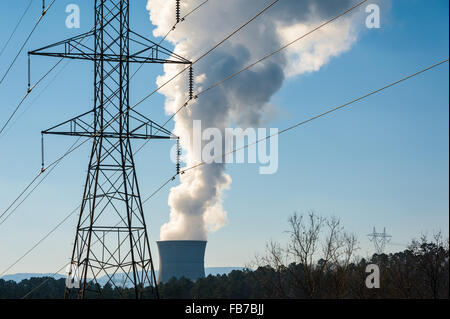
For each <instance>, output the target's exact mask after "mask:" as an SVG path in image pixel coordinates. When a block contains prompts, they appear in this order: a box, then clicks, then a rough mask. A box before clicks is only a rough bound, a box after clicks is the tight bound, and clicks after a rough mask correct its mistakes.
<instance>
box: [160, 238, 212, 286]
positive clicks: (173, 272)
mask: <svg viewBox="0 0 450 319" xmlns="http://www.w3.org/2000/svg"><path fill="white" fill-rule="evenodd" d="M157 244H158V251H159V276H158V283H165V282H168V281H169V280H170V279H172V278H173V277H175V278H181V277H185V278H188V279H191V280H193V281H195V280H197V279H198V278H204V277H205V250H206V241H198V240H163V241H158V242H157Z"/></svg>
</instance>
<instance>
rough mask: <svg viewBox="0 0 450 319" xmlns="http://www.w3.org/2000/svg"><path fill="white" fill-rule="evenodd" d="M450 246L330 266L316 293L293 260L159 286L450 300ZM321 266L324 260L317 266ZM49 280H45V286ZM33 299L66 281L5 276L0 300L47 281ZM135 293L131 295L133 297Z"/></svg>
mask: <svg viewBox="0 0 450 319" xmlns="http://www.w3.org/2000/svg"><path fill="white" fill-rule="evenodd" d="M448 253H449V252H448V248H444V247H443V246H439V245H436V244H435V243H428V242H424V241H422V242H413V244H412V245H411V246H410V248H409V249H407V250H405V251H402V252H398V253H395V254H389V255H385V254H383V255H374V256H372V258H371V259H370V260H365V259H361V260H359V261H358V262H357V263H351V264H350V265H349V266H348V267H346V269H345V271H342V269H340V268H339V267H333V265H327V266H326V270H325V271H324V272H321V277H320V278H319V279H318V281H317V283H318V287H319V288H318V289H317V291H316V292H315V294H314V296H311V295H308V293H307V292H305V291H304V290H303V289H302V285H301V284H300V283H301V280H302V276H304V274H303V267H302V265H298V264H291V265H290V266H288V267H284V268H281V269H278V270H277V271H275V270H274V269H273V268H271V267H269V266H267V267H259V268H258V269H257V270H255V271H250V270H244V271H233V272H231V273H230V274H228V275H219V276H209V277H207V278H203V279H199V280H197V281H196V282H195V283H194V282H192V281H190V280H188V279H186V278H181V279H172V280H170V281H169V282H167V283H165V284H161V285H160V286H159V292H160V295H161V297H162V298H165V299H191V298H193V299H209V298H218V299H254V298H357V299H361V298H363V299H371V298H430V299H431V298H449V259H448V257H449V254H448ZM368 264H377V265H378V266H379V267H380V271H381V287H380V288H379V289H368V288H366V286H365V279H366V276H367V274H366V272H365V270H366V266H367V265H368ZM316 267H317V269H319V268H320V267H321V264H320V261H319V262H318V263H317V265H316ZM43 282H44V284H42V283H43ZM41 284H42V286H41V287H40V288H39V289H37V290H35V291H34V292H33V293H32V294H31V295H29V296H28V298H36V299H48V298H53V299H56V298H62V297H63V296H64V289H65V280H64V279H60V280H55V279H49V278H31V279H28V280H23V281H21V282H20V283H15V282H13V281H4V280H0V298H11V299H12V298H22V297H23V296H25V295H26V294H27V293H28V292H29V291H31V290H32V289H33V288H35V287H37V286H39V285H41ZM103 292H104V297H105V298H109V299H111V298H118V297H119V296H118V295H117V293H116V292H115V290H114V289H113V288H112V287H111V286H108V287H105V289H104V290H103ZM132 296H133V291H132V290H130V294H129V295H127V296H126V297H129V298H131V297H132Z"/></svg>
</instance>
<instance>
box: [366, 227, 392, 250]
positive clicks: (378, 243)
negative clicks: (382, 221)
mask: <svg viewBox="0 0 450 319" xmlns="http://www.w3.org/2000/svg"><path fill="white" fill-rule="evenodd" d="M367 236H368V237H369V240H370V241H371V242H373V244H374V246H375V252H376V253H377V254H378V255H381V254H382V253H383V252H384V248H385V247H386V244H387V243H389V242H390V241H391V238H392V236H391V235H389V234H386V228H384V229H383V232H382V233H377V231H376V229H375V227H374V228H373V232H372V233H371V234H369V235H367Z"/></svg>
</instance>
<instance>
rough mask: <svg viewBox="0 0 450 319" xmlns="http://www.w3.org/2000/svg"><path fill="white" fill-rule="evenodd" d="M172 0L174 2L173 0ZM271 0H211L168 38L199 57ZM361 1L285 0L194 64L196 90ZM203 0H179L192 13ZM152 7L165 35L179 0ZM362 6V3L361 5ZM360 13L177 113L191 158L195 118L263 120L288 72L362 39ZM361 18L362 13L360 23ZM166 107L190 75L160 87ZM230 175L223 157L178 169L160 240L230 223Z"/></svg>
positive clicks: (178, 98)
mask: <svg viewBox="0 0 450 319" xmlns="http://www.w3.org/2000/svg"><path fill="white" fill-rule="evenodd" d="M173 2H175V1H173ZM270 2H271V1H269V0H267V1H266V0H226V1H223V0H211V1H210V2H209V3H207V4H205V5H204V6H203V7H202V8H201V9H200V10H198V11H197V12H195V13H194V14H193V15H191V16H189V17H188V18H187V19H186V21H184V22H183V23H181V24H180V25H178V26H177V28H176V30H175V31H174V32H172V33H170V35H169V37H168V39H167V40H168V41H170V42H171V43H172V44H173V45H174V47H175V50H174V51H175V53H177V54H180V55H181V56H183V57H185V58H187V59H192V60H193V59H195V58H197V57H198V56H200V55H201V54H202V53H204V52H205V51H206V50H208V49H209V48H211V47H212V46H213V45H215V44H216V43H217V42H219V41H220V40H222V39H223V38H224V37H225V36H227V35H228V34H229V33H230V32H232V31H233V30H235V29H236V28H237V27H239V26H240V25H242V24H243V23H244V22H246V21H247V20H249V19H250V18H251V17H253V16H254V15H255V14H256V13H257V12H259V11H260V10H262V9H263V8H264V7H265V6H267V5H268V4H269V3H270ZM355 3H356V1H355V0H339V1H336V0H317V1H313V0H281V1H280V2H279V3H277V4H276V5H275V6H274V7H273V8H271V9H270V10H269V11H267V12H266V13H265V14H264V15H263V16H261V17H259V18H258V19H257V20H256V21H254V22H253V23H252V24H250V25H249V26H248V27H246V28H245V30H243V31H242V32H240V33H239V34H237V35H236V36H234V37H233V38H232V39H231V40H229V41H228V42H226V43H224V44H223V45H222V46H220V47H219V48H217V49H216V50H215V51H214V52H213V53H211V54H210V55H208V56H207V57H206V58H204V59H203V60H201V61H200V62H199V63H198V64H196V65H195V67H194V69H195V73H196V75H197V77H196V82H197V85H196V88H197V90H199V89H201V88H202V87H203V88H205V87H208V86H209V85H211V84H213V83H215V82H217V81H220V80H222V79H224V78H225V77H227V76H229V75H231V74H232V73H234V72H236V71H239V70H240V69H242V68H243V67H245V66H247V65H248V64H250V63H252V62H254V61H255V60H257V59H259V58H261V57H263V56H265V55H267V54H268V53H270V52H272V51H274V50H276V49H278V48H280V47H281V46H282V45H284V44H285V43H286V42H289V41H291V40H293V39H295V38H297V37H299V36H300V35H302V34H303V33H305V32H306V31H309V30H311V29H312V28H314V27H316V26H317V25H319V24H320V23H322V22H324V21H326V20H328V19H330V18H332V17H334V16H335V15H337V14H339V13H341V12H342V11H344V10H345V9H348V8H350V7H351V6H352V5H354V4H355ZM198 4H199V0H182V10H183V12H185V13H186V12H189V11H190V10H192V9H193V8H194V7H195V6H197V5H198ZM147 10H149V11H150V19H151V22H152V23H153V25H155V26H156V29H155V30H154V35H155V36H164V35H165V34H166V33H167V31H168V30H169V29H170V28H171V27H172V26H173V24H174V18H175V13H174V5H173V3H172V1H167V0H149V1H148V3H147ZM360 12H361V10H360ZM355 21H356V19H355V14H351V15H348V16H346V17H343V18H341V19H339V20H337V21H335V22H334V23H333V24H330V25H328V26H326V27H324V28H323V29H320V30H319V31H317V32H315V33H314V34H312V35H311V36H309V37H308V38H305V39H304V40H302V41H300V42H299V43H298V44H296V45H294V46H292V47H290V48H289V49H288V50H286V51H284V52H282V53H281V54H277V55H275V56H273V57H271V58H270V59H268V60H266V61H264V62H263V63H261V64H259V65H257V66H255V67H254V68H252V69H251V70H249V71H247V72H245V73H242V74H241V75H239V76H238V77H237V78H235V79H233V80H231V81H228V82H225V83H224V85H222V86H220V87H217V88H216V89H214V90H212V91H210V92H208V93H206V94H205V95H203V96H202V97H201V98H199V99H198V100H197V101H196V102H195V103H194V104H191V106H190V107H189V109H188V110H183V111H182V112H180V113H178V114H177V116H176V117H175V134H176V135H178V136H180V137H181V144H182V147H183V149H184V154H185V157H184V160H185V162H186V165H187V166H188V167H189V166H192V165H195V164H197V163H199V162H200V158H201V157H200V154H198V153H199V152H198V151H196V150H195V149H194V147H193V146H192V143H190V141H191V140H192V130H193V121H194V120H201V124H202V128H203V129H205V128H209V127H214V128H219V129H220V130H221V131H222V132H223V131H224V129H225V128H226V127H229V126H230V125H231V122H233V123H235V124H236V125H238V126H240V127H242V128H246V127H258V126H260V125H261V124H262V123H261V122H262V120H263V119H265V118H266V116H264V115H265V112H266V111H267V109H268V107H269V102H270V99H271V97H272V95H273V94H275V93H276V92H277V91H278V90H279V89H280V87H281V85H282V83H283V81H284V80H285V78H286V77H291V76H298V75H301V74H303V73H307V72H314V71H318V70H319V69H320V68H321V67H322V66H323V65H324V64H326V63H328V62H329V60H330V59H331V58H332V57H335V56H338V55H339V54H342V53H343V52H345V51H347V50H349V49H350V47H351V46H352V44H353V43H354V42H355V41H356V39H357V29H358V27H357V24H356V23H355ZM363 21H364V20H361V19H358V22H359V23H361V24H362V23H363ZM184 67H185V66H177V65H169V64H167V65H165V67H164V71H165V74H164V75H163V76H160V77H159V78H158V80H157V82H158V85H161V84H163V83H165V82H166V81H167V80H168V79H170V78H171V77H172V76H173V75H175V74H176V73H177V72H179V71H180V70H181V69H182V68H184ZM160 92H161V93H162V94H164V95H165V96H166V104H165V109H166V112H167V113H168V114H173V113H174V112H175V111H176V110H177V109H178V108H179V107H180V106H181V105H183V103H184V102H185V101H186V99H187V75H185V76H179V77H178V78H177V79H176V80H175V81H173V82H171V84H170V85H168V86H165V87H164V88H163V89H162V90H161V91H160ZM230 184H231V178H230V176H229V175H228V174H226V173H225V165H224V164H210V165H204V166H202V167H200V168H198V169H195V170H193V171H190V172H189V173H188V174H184V175H182V176H181V184H180V185H179V186H177V187H173V188H172V189H171V192H170V196H169V206H170V209H171V211H170V221H169V222H168V223H166V224H165V225H163V226H162V228H161V239H162V240H206V237H207V232H208V231H216V230H218V229H219V228H221V227H222V226H224V225H226V223H227V213H226V212H225V211H224V209H223V206H222V196H223V192H224V191H225V190H226V189H227V188H229V187H230Z"/></svg>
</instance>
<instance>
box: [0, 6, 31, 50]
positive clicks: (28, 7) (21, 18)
mask: <svg viewBox="0 0 450 319" xmlns="http://www.w3.org/2000/svg"><path fill="white" fill-rule="evenodd" d="M32 4H33V0H30V3H29V4H28V6H27V7H26V8H25V11H24V12H23V14H22V16H21V17H20V19H19V21H18V22H17V24H16V26H15V27H14V29H13V31H12V32H11V35H10V36H9V38H8V40H7V41H6V43H5V45H4V46H3V47H2V49H1V51H0V57H1V56H2V55H3V52H5V50H6V48H7V47H8V44H9V42H10V41H11V39H12V38H13V36H14V34H15V33H16V31H17V29H18V28H19V26H20V24H21V23H22V20H23V18H24V17H25V15H26V14H27V12H28V10H29V9H30V8H31V5H32Z"/></svg>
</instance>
